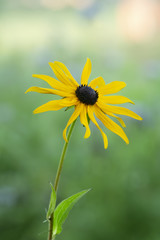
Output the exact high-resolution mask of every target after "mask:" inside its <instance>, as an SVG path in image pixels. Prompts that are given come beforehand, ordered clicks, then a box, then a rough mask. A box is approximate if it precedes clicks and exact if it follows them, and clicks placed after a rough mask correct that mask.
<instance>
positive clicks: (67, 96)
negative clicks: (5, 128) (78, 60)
mask: <svg viewBox="0 0 160 240" xmlns="http://www.w3.org/2000/svg"><path fill="white" fill-rule="evenodd" d="M49 65H50V67H51V68H52V70H53V72H54V74H55V75H56V77H57V79H58V80H56V79H54V78H52V77H50V76H46V75H38V74H34V75H33V77H36V78H40V79H42V80H44V81H45V82H47V83H48V84H49V85H50V86H51V87H52V89H51V88H40V87H30V88H29V89H28V90H27V91H26V93H27V92H39V93H47V94H55V95H59V96H60V97H62V98H61V99H59V100H53V101H49V102H47V103H45V104H44V105H42V106H40V107H38V108H36V109H35V110H34V113H42V112H47V111H56V110H59V109H61V108H66V107H67V108H68V107H72V106H74V107H75V108H74V112H73V114H72V115H71V117H70V119H69V121H68V123H67V125H66V127H65V129H64V131H63V137H64V139H65V141H67V137H66V132H67V128H68V127H69V125H71V123H72V122H73V121H75V120H76V119H77V118H78V117H79V116H80V122H81V124H82V125H83V126H85V128H86V132H85V135H84V138H88V137H89V136H90V134H91V132H90V128H89V121H88V120H91V121H92V122H93V123H94V124H95V125H96V127H97V128H98V129H99V130H100V132H101V134H102V137H103V141H104V148H107V146H108V139H107V136H106V134H105V133H104V132H103V131H102V129H101V127H100V126H99V124H98V123H97V120H96V118H98V119H99V120H100V121H101V122H102V123H103V124H104V126H105V127H106V128H108V129H109V130H110V131H112V132H114V133H115V134H117V135H119V136H120V137H121V138H122V139H123V140H124V141H125V142H126V143H127V144H128V143H129V140H128V138H127V136H126V134H125V132H124V131H123V129H122V128H121V127H120V126H119V125H118V124H117V123H115V122H114V121H113V120H111V119H110V117H113V118H116V119H117V120H118V121H119V123H120V125H121V126H122V127H125V123H124V122H123V120H122V119H121V118H120V117H119V116H117V115H126V116H129V117H132V118H134V119H137V120H142V118H141V117H140V116H139V115H137V114H136V113H134V112H132V111H131V110H129V109H127V108H124V107H119V106H113V104H122V103H127V102H129V103H133V102H132V101H131V100H130V99H128V98H126V97H123V96H111V94H114V93H117V92H119V91H120V90H121V89H122V88H124V87H125V86H126V84H125V83H124V82H121V81H114V82H111V83H108V84H106V83H105V81H104V79H103V78H102V77H98V78H95V79H93V80H92V81H91V82H90V83H88V79H89V76H90V74H91V61H90V59H87V62H86V64H85V66H84V69H83V71H82V76H81V84H80V85H79V84H78V83H77V81H76V80H75V79H74V78H73V76H72V75H71V73H70V72H69V70H68V69H67V68H66V66H65V65H64V64H63V63H61V62H57V61H55V62H53V63H49ZM116 114H117V115H116ZM95 117H96V118H95Z"/></svg>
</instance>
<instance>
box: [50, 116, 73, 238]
mask: <svg viewBox="0 0 160 240" xmlns="http://www.w3.org/2000/svg"><path fill="white" fill-rule="evenodd" d="M75 122H76V120H75V121H74V122H73V123H72V124H71V126H70V129H69V131H68V135H67V139H68V142H65V143H64V146H63V150H62V154H61V158H60V161H59V165H58V169H57V173H56V178H55V182H54V190H55V192H57V190H58V183H59V180H60V176H61V172H62V166H63V162H64V157H65V154H66V150H67V147H68V143H69V140H70V137H71V134H72V131H73V128H74V125H75ZM53 221H54V212H53V213H52V214H51V216H50V218H49V235H48V240H53V237H52V235H53Z"/></svg>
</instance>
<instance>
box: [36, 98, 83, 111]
mask: <svg viewBox="0 0 160 240" xmlns="http://www.w3.org/2000/svg"><path fill="white" fill-rule="evenodd" d="M77 102H78V101H77V99H76V98H75V99H73V98H63V99H60V100H53V101H50V102H47V103H45V104H43V105H41V106H40V107H38V108H36V109H35V110H34V111H33V113H35V114H36V113H42V112H47V111H57V110H59V109H61V108H64V107H70V106H73V105H76V104H77Z"/></svg>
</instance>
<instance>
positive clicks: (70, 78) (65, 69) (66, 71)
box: [55, 61, 79, 87]
mask: <svg viewBox="0 0 160 240" xmlns="http://www.w3.org/2000/svg"><path fill="white" fill-rule="evenodd" d="M55 64H57V66H58V67H59V68H61V69H62V70H63V72H64V73H65V74H66V76H67V77H68V78H69V80H70V81H71V82H72V83H73V84H74V85H75V86H77V87H78V86H79V84H78V83H77V82H76V80H75V79H74V78H73V76H72V75H71V73H70V71H69V70H68V69H67V67H66V66H65V65H64V64H63V63H61V62H57V61H55Z"/></svg>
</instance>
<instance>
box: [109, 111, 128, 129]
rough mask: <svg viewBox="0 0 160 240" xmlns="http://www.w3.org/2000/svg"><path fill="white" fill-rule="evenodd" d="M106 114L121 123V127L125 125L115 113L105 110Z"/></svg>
mask: <svg viewBox="0 0 160 240" xmlns="http://www.w3.org/2000/svg"><path fill="white" fill-rule="evenodd" d="M107 115H109V116H111V117H115V118H116V119H117V120H118V121H119V122H120V124H121V126H122V127H126V124H125V123H124V121H123V119H122V118H120V117H117V116H116V115H115V114H113V113H111V112H107Z"/></svg>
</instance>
